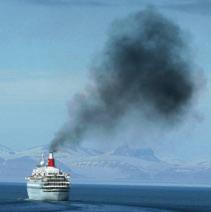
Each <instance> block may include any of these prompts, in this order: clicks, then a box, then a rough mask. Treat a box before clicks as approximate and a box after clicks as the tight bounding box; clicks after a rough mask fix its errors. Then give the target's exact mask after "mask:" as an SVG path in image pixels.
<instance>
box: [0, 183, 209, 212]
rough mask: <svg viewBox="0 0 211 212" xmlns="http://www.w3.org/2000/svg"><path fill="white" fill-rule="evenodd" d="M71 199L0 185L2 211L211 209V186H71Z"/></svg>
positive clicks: (12, 185)
mask: <svg viewBox="0 0 211 212" xmlns="http://www.w3.org/2000/svg"><path fill="white" fill-rule="evenodd" d="M69 195H70V200H69V201H66V202H48V201H46V202H42V201H31V200H28V199H27V193H26V186H25V184H15V183H14V184H9V183H1V184H0V211H4V212H7V211H8V212H13V211H14V212H17V211H22V212H30V211H34V212H35V211H36V212H37V211H49V212H54V211H64V212H66V211H77V212H84V211H86V212H95V211H96V212H115V211H119V212H133V211H134V212H136V211H137V212H138V211H140V212H141V211H145V212H147V211H152V212H160V211H211V188H209V187H207V188H206V187H176V186H175V187H173V186H117V185H72V188H71V190H70V194H69Z"/></svg>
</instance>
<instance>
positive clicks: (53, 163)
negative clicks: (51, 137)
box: [48, 152, 55, 167]
mask: <svg viewBox="0 0 211 212" xmlns="http://www.w3.org/2000/svg"><path fill="white" fill-rule="evenodd" d="M48 166H50V167H55V161H54V157H53V152H50V153H49V155H48Z"/></svg>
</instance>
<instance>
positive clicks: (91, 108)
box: [50, 8, 195, 151]
mask: <svg viewBox="0 0 211 212" xmlns="http://www.w3.org/2000/svg"><path fill="white" fill-rule="evenodd" d="M187 50H188V48H187V45H186V41H185V40H184V36H183V32H182V30H181V29H180V28H179V27H178V26H177V25H176V24H175V23H173V22H172V21H170V20H168V19H167V18H165V17H164V16H162V15H161V14H160V13H158V12H157V11H155V10H154V9H151V8H150V9H146V10H144V11H141V12H139V13H137V14H134V15H131V16H129V17H128V18H126V19H124V20H119V21H116V22H115V23H114V24H113V25H112V28H111V34H110V36H109V39H108V41H107V43H106V46H105V49H104V51H103V54H102V56H101V57H99V58H98V59H96V60H97V61H95V64H94V68H93V69H94V71H93V72H92V74H93V75H92V76H93V80H94V84H95V87H94V89H92V90H90V91H89V92H88V93H87V94H86V95H85V96H84V97H83V96H82V97H83V98H82V97H81V98H78V100H77V103H78V104H77V107H78V110H77V113H76V114H75V116H76V119H75V120H74V122H73V123H72V124H71V125H69V126H66V127H65V128H63V129H62V130H61V131H59V132H58V134H56V136H55V138H54V140H53V141H52V143H51V146H50V149H51V151H57V150H58V148H59V147H60V146H61V145H63V144H65V143H66V142H70V143H71V144H74V143H78V142H79V141H80V140H82V139H83V136H84V134H85V133H86V132H88V131H90V130H93V129H96V128H98V127H100V128H102V129H109V128H114V127H115V126H117V125H118V123H119V121H120V119H121V117H123V116H124V115H125V114H127V113H128V112H129V111H131V110H133V109H134V110H137V111H140V112H141V113H145V112H143V111H147V113H148V114H150V115H151V117H156V118H155V122H159V121H160V120H162V121H163V120H164V121H165V120H166V121H172V122H175V121H177V120H180V119H181V117H182V116H183V115H184V113H185V112H186V111H187V109H188V108H189V105H190V102H191V100H192V97H193V93H194V89H195V87H194V81H193V76H192V66H191V63H190V58H188V57H187V56H188V54H187V53H188V51H187ZM158 124H159V123H158Z"/></svg>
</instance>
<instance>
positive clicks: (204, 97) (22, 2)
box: [0, 0, 211, 162]
mask: <svg viewBox="0 0 211 212" xmlns="http://www.w3.org/2000/svg"><path fill="white" fill-rule="evenodd" d="M147 5H154V6H155V7H157V8H158V10H159V11H160V12H161V13H163V14H165V15H166V16H167V17H169V18H170V19H172V20H174V21H175V22H176V23H177V24H178V25H180V26H181V28H182V29H184V30H185V33H186V36H187V38H188V40H190V43H191V54H192V57H193V58H194V60H195V67H196V70H199V71H198V76H197V78H198V79H199V82H200V87H201V91H200V92H199V97H198V98H197V101H196V102H195V105H194V107H193V109H192V111H191V114H190V115H189V117H188V118H187V120H186V121H185V122H184V123H183V125H181V126H180V127H179V128H177V129H171V130H170V131H168V132H164V133H163V134H162V136H160V133H158V134H157V132H154V136H152V137H150V138H149V139H147V138H146V139H144V140H143V136H141V137H139V134H140V133H141V134H142V135H143V134H144V133H143V131H144V130H143V129H142V130H141V129H138V130H139V131H137V129H135V130H131V129H129V131H130V133H129V134H130V135H131V134H132V135H131V136H128V140H127V139H125V140H126V142H129V141H130V139H133V140H134V143H135V145H137V146H150V147H152V148H153V149H154V150H155V151H156V153H157V154H158V155H159V156H160V157H161V158H163V159H169V160H170V159H171V160H174V159H175V160H178V159H181V160H185V161H187V162H194V161H203V160H211V108H210V105H211V95H210V94H211V93H210V92H211V84H210V80H211V73H210V70H211V62H210V61H211V60H210V55H211V42H210V35H211V12H210V11H211V1H210V0H201V1H200V0H198V1H197V0H184V1H182V0H181V1H171V0H154V1H153V0H145V1H144V0H113V1H109V0H107V1H106V0H0V144H2V145H6V146H9V147H11V148H12V149H22V148H29V147H33V146H36V145H42V144H48V143H49V142H50V141H51V139H52V138H53V136H54V133H56V132H57V130H58V129H59V128H60V126H62V125H63V123H64V122H65V121H66V120H67V119H68V107H67V104H69V102H70V100H71V97H72V96H73V94H74V93H76V92H77V91H80V90H83V88H84V87H85V86H86V84H87V83H88V82H89V77H90V76H89V69H90V65H91V64H92V63H93V62H94V60H95V58H96V57H97V55H98V53H99V52H100V51H101V49H102V48H103V46H104V44H105V42H106V39H107V34H108V31H109V26H110V24H111V23H112V22H113V21H114V20H116V19H121V18H124V17H125V16H127V15H128V14H130V13H133V12H137V11H139V10H142V9H144V8H145V7H146V6H147ZM202 71H203V73H204V74H203V75H204V76H203V77H202V76H201V73H202ZM70 107H71V106H70ZM131 131H132V133H131ZM144 132H145V131H144ZM145 133H146V132H145ZM157 135H158V136H157ZM124 137H125V136H124ZM126 137H127V136H126ZM146 137H147V136H146ZM152 138H153V139H152ZM119 139H121V135H120V136H119ZM140 139H142V140H143V141H140ZM149 140H150V141H149Z"/></svg>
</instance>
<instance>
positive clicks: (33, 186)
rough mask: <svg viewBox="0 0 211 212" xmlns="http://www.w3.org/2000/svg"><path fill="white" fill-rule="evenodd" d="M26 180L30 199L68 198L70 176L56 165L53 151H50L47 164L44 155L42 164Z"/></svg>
mask: <svg viewBox="0 0 211 212" xmlns="http://www.w3.org/2000/svg"><path fill="white" fill-rule="evenodd" d="M26 180H27V192H28V196H29V199H32V200H68V197H69V187H70V177H69V175H68V174H66V173H64V172H62V171H61V170H60V169H58V168H56V167H55V160H54V156H53V153H49V156H48V164H47V165H45V161H44V157H43V156H42V160H41V161H40V164H39V165H38V166H37V168H35V169H33V171H32V175H31V176H30V177H27V178H26Z"/></svg>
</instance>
